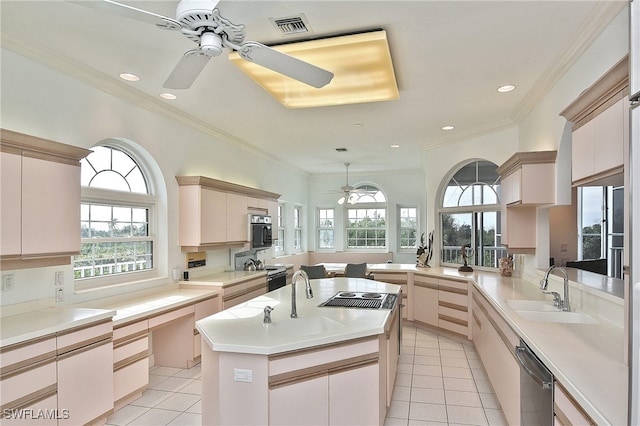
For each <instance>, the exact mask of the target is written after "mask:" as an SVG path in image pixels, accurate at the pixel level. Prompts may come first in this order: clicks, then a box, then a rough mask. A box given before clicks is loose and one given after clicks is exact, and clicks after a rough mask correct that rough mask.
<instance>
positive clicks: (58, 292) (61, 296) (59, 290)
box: [56, 287, 64, 302]
mask: <svg viewBox="0 0 640 426" xmlns="http://www.w3.org/2000/svg"><path fill="white" fill-rule="evenodd" d="M56 302H64V289H63V288H62V287H58V288H56Z"/></svg>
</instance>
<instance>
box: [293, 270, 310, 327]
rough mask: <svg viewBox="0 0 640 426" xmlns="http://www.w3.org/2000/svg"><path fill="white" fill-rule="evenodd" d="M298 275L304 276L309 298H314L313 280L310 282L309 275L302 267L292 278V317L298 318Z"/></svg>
mask: <svg viewBox="0 0 640 426" xmlns="http://www.w3.org/2000/svg"><path fill="white" fill-rule="evenodd" d="M298 277H302V279H303V280H304V284H305V288H306V291H307V299H311V298H313V290H312V289H311V282H309V276H308V275H307V273H306V272H305V271H303V270H301V269H299V270H297V271H296V272H294V274H293V278H291V318H298V311H297V307H296V281H297V280H298Z"/></svg>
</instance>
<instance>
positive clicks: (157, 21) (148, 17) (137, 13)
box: [72, 0, 182, 30]
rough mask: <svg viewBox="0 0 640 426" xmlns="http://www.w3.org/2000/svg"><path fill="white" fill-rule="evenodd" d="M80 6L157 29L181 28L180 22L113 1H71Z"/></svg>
mask: <svg viewBox="0 0 640 426" xmlns="http://www.w3.org/2000/svg"><path fill="white" fill-rule="evenodd" d="M72 3H77V4H80V5H82V6H87V7H91V8H93V9H97V10H104V11H106V12H109V13H113V14H116V15H120V16H122V17H125V18H129V19H133V20H135V21H141V22H146V23H148V24H153V25H155V26H157V27H160V28H163V29H168V30H179V29H180V28H182V25H180V22H178V21H176V20H175V19H173V18H167V17H166V16H162V15H158V14H157V13H153V12H149V11H146V10H142V9H138V8H137V7H133V6H129V5H126V4H122V3H118V2H115V1H113V0H100V1H86V0H85V1H72Z"/></svg>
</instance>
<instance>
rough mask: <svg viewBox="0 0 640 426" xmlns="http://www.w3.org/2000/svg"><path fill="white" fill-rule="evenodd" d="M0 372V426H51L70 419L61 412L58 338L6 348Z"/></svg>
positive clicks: (2, 352)
mask: <svg viewBox="0 0 640 426" xmlns="http://www.w3.org/2000/svg"><path fill="white" fill-rule="evenodd" d="M0 371H1V373H0V406H1V407H2V413H1V414H2V417H1V418H0V424H3V425H5V424H6V425H51V424H56V422H57V418H58V417H68V416H69V412H68V410H65V409H64V408H65V407H62V406H61V407H60V410H58V398H57V385H56V383H57V377H56V338H55V336H54V335H50V336H44V337H42V338H39V339H35V340H33V341H29V342H24V343H17V344H15V345H11V346H6V347H4V348H2V351H1V352H0Z"/></svg>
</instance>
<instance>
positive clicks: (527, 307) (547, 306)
mask: <svg viewBox="0 0 640 426" xmlns="http://www.w3.org/2000/svg"><path fill="white" fill-rule="evenodd" d="M506 302H507V306H508V307H510V308H511V309H513V310H514V311H537V312H556V311H558V310H559V309H558V308H557V307H555V306H553V303H552V302H548V301H546V300H520V299H514V300H507V301H506Z"/></svg>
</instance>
